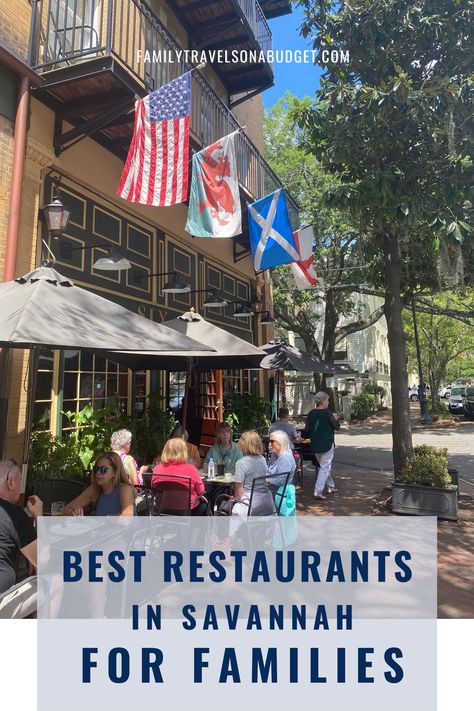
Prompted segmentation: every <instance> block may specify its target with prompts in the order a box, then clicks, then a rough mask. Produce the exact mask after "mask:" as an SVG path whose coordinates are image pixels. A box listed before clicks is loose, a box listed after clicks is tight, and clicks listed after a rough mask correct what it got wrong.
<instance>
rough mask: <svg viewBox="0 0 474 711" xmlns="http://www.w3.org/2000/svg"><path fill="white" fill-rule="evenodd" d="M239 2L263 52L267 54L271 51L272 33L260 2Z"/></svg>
mask: <svg viewBox="0 0 474 711" xmlns="http://www.w3.org/2000/svg"><path fill="white" fill-rule="evenodd" d="M237 2H238V4H239V5H240V7H241V9H242V12H243V14H244V16H245V19H246V20H247V22H248V24H249V25H250V28H251V30H252V32H253V34H254V37H255V39H256V40H257V42H258V43H259V45H260V46H261V48H262V50H263V51H264V52H266V51H268V50H269V49H271V48H272V31H271V29H270V27H269V26H268V22H267V19H266V17H265V15H264V14H263V10H262V8H261V7H260V3H259V2H258V0H237Z"/></svg>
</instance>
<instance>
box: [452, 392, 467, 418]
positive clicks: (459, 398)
mask: <svg viewBox="0 0 474 711" xmlns="http://www.w3.org/2000/svg"><path fill="white" fill-rule="evenodd" d="M465 394H466V388H465V387H464V385H460V386H457V387H453V388H451V395H450V396H449V405H448V410H449V412H450V413H451V414H453V415H454V414H456V413H459V412H461V413H462V412H464V407H463V397H464V395H465Z"/></svg>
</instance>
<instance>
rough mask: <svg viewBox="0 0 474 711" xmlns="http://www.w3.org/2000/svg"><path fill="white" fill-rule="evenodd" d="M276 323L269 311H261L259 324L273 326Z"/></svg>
mask: <svg viewBox="0 0 474 711" xmlns="http://www.w3.org/2000/svg"><path fill="white" fill-rule="evenodd" d="M275 323H276V321H275V319H274V318H273V316H271V315H270V312H269V311H265V312H263V313H262V320H261V321H260V326H274V325H275Z"/></svg>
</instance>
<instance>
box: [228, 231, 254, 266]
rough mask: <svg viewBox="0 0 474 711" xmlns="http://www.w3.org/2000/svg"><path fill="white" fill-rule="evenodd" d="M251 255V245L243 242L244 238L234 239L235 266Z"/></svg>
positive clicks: (233, 254)
mask: <svg viewBox="0 0 474 711" xmlns="http://www.w3.org/2000/svg"><path fill="white" fill-rule="evenodd" d="M249 254H250V245H249V244H248V243H247V242H244V241H243V240H242V237H234V238H233V239H232V256H233V259H234V264H236V263H237V262H240V261H242V259H245V257H248V256H249Z"/></svg>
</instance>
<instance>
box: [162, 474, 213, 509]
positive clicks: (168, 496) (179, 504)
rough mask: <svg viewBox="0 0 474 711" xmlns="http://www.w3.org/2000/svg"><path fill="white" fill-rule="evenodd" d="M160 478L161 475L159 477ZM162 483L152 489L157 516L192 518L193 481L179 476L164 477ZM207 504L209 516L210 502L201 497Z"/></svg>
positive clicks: (167, 475) (168, 475) (169, 475)
mask: <svg viewBox="0 0 474 711" xmlns="http://www.w3.org/2000/svg"><path fill="white" fill-rule="evenodd" d="M158 476H159V475H158ZM163 477H166V478H163V480H162V481H160V482H159V483H158V485H155V486H154V487H153V488H152V496H153V499H154V506H155V513H154V515H155V516H191V511H192V507H191V501H192V489H193V486H192V479H191V478H190V477H188V476H179V475H177V474H166V475H163ZM199 498H200V499H201V500H202V501H205V502H206V504H207V513H208V514H209V502H208V501H207V499H206V497H204V496H200V497H199ZM156 512H158V513H156Z"/></svg>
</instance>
